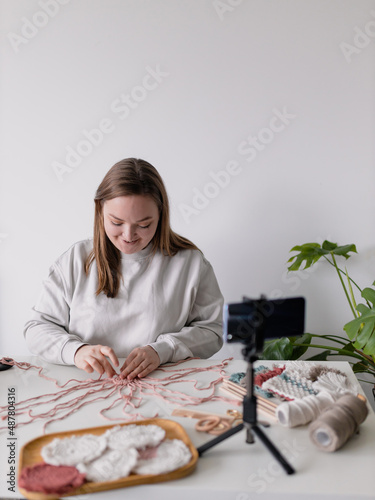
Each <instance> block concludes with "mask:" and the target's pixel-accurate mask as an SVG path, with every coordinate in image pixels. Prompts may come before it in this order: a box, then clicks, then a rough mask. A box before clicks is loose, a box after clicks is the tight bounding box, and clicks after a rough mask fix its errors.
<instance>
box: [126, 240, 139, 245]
mask: <svg viewBox="0 0 375 500" xmlns="http://www.w3.org/2000/svg"><path fill="white" fill-rule="evenodd" d="M123 241H124V242H125V243H128V244H133V243H137V241H138V240H133V241H127V240H123Z"/></svg>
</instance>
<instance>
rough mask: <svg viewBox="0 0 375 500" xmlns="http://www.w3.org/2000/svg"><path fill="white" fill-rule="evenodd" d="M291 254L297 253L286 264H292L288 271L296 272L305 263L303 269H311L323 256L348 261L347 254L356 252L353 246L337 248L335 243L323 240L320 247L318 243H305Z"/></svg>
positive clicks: (297, 246)
mask: <svg viewBox="0 0 375 500" xmlns="http://www.w3.org/2000/svg"><path fill="white" fill-rule="evenodd" d="M290 251H291V252H299V253H298V254H297V255H294V256H293V257H291V258H290V259H289V260H288V262H293V261H294V262H293V263H292V264H291V265H290V266H289V267H288V270H289V271H298V269H300V268H301V266H302V265H303V263H304V262H305V267H304V269H307V268H308V267H311V266H312V265H313V264H315V262H317V261H318V260H319V259H320V258H321V257H322V256H324V255H329V254H331V255H340V256H342V257H345V259H348V258H349V257H350V255H348V253H349V252H357V250H356V247H355V245H353V244H350V245H343V246H337V243H332V242H331V241H328V240H325V241H324V242H323V243H322V245H319V243H305V244H304V245H296V246H294V247H293V248H292V249H291V250H290Z"/></svg>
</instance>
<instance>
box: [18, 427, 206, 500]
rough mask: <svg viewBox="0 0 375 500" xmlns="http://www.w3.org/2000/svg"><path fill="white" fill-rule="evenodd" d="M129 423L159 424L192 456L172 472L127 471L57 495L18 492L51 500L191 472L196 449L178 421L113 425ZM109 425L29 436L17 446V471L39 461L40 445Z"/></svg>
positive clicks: (97, 431) (100, 431) (32, 498)
mask: <svg viewBox="0 0 375 500" xmlns="http://www.w3.org/2000/svg"><path fill="white" fill-rule="evenodd" d="M131 424H136V425H149V424H154V425H158V426H159V427H162V428H163V429H164V430H165V433H166V436H165V437H166V439H181V441H183V442H184V443H185V444H186V446H188V448H189V449H190V451H191V454H192V458H191V460H190V462H189V463H188V464H186V465H184V466H183V467H180V468H179V469H176V470H174V471H172V472H168V473H165V474H145V475H140V474H130V475H129V476H127V477H124V478H120V479H116V480H114V481H105V482H100V483H99V482H87V483H84V484H83V485H82V486H81V487H79V488H77V489H75V490H73V491H70V492H69V493H66V494H64V495H58V496H57V495H51V494H45V493H40V492H34V491H27V490H25V489H23V488H19V491H20V493H22V495H23V496H24V497H25V498H28V499H30V500H52V499H56V498H60V497H64V496H72V495H83V494H86V493H95V492H97V491H106V490H113V489H116V488H125V487H126V486H135V485H137V484H149V483H158V482H162V481H172V480H174V479H178V478H181V477H185V476H187V475H189V474H191V473H192V472H193V470H194V469H195V467H196V464H197V460H198V452H197V450H196V448H195V447H194V446H193V444H192V442H191V441H190V439H189V436H188V435H187V433H186V431H185V429H184V428H183V427H182V426H181V425H180V424H178V423H177V422H174V421H173V420H167V419H162V418H152V419H147V420H140V421H137V422H128V423H124V424H116V425H121V426H123V425H131ZM112 427H115V425H108V426H102V427H91V428H88V429H77V430H73V431H65V432H56V433H54V434H46V435H44V436H40V437H38V438H36V439H33V440H32V441H29V442H28V443H26V444H25V445H24V446H23V447H22V449H21V452H20V457H19V473H20V471H22V469H23V468H24V467H27V466H30V465H35V464H37V463H41V462H43V458H42V456H41V454H40V451H41V449H42V448H43V446H45V445H46V444H48V443H49V442H50V441H52V440H53V439H55V438H64V437H70V436H73V435H75V436H81V435H82V434H95V435H100V434H103V433H104V432H105V431H106V430H108V429H111V428H112Z"/></svg>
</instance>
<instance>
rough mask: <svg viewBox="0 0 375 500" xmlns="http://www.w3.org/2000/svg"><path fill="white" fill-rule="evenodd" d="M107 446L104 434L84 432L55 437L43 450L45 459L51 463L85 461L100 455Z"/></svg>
mask: <svg viewBox="0 0 375 500" xmlns="http://www.w3.org/2000/svg"><path fill="white" fill-rule="evenodd" d="M106 446H107V440H106V438H105V437H104V436H94V435H93V434H84V435H83V436H71V437H68V438H62V439H60V438H55V439H54V440H53V441H51V442H50V443H48V444H47V445H46V446H44V447H43V448H42V450H41V455H42V458H43V460H44V461H45V462H46V463H47V464H51V465H72V466H75V465H77V464H78V463H81V462H82V463H85V462H89V461H90V460H93V459H94V458H96V457H99V456H100V455H101V454H102V453H103V451H104V450H105V448H106Z"/></svg>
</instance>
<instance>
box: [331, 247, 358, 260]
mask: <svg viewBox="0 0 375 500" xmlns="http://www.w3.org/2000/svg"><path fill="white" fill-rule="evenodd" d="M349 252H355V253H357V249H356V247H355V245H353V244H351V245H344V246H341V247H337V248H336V249H335V251H334V252H332V253H333V254H335V255H342V256H343V257H345V259H349V257H350V255H348V253H349Z"/></svg>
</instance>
